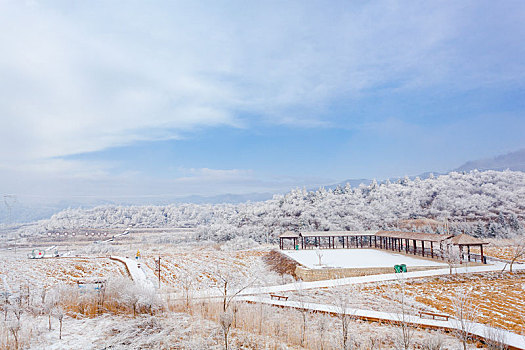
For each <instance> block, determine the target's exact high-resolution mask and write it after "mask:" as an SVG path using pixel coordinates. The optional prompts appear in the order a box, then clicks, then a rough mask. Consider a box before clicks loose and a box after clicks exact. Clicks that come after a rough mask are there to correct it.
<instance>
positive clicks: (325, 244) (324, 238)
mask: <svg viewBox="0 0 525 350" xmlns="http://www.w3.org/2000/svg"><path fill="white" fill-rule="evenodd" d="M375 233H376V231H311V232H300V233H299V235H300V236H301V249H312V248H320V249H323V248H326V249H337V248H352V247H355V248H363V247H365V246H367V247H372V242H373V240H374V235H375Z"/></svg>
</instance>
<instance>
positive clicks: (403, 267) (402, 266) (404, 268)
mask: <svg viewBox="0 0 525 350" xmlns="http://www.w3.org/2000/svg"><path fill="white" fill-rule="evenodd" d="M399 266H400V267H401V271H402V272H407V266H406V265H405V264H401V265H399Z"/></svg>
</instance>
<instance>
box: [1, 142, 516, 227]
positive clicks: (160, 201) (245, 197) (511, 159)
mask: <svg viewBox="0 0 525 350" xmlns="http://www.w3.org/2000/svg"><path fill="white" fill-rule="evenodd" d="M474 169H478V170H481V171H484V170H496V171H502V170H506V169H509V170H513V171H521V172H525V148H524V149H520V150H518V151H515V152H510V153H507V154H504V155H500V156H496V157H493V158H484V159H478V160H472V161H468V162H466V163H464V164H463V165H461V166H460V167H458V168H456V169H454V170H452V171H457V172H468V171H471V170H474ZM431 174H432V175H434V176H436V177H437V176H439V175H445V174H446V173H440V172H425V173H422V174H419V175H415V176H408V178H409V179H410V180H414V179H415V178H416V177H419V178H420V179H422V180H424V179H427V178H429V177H430V175H431ZM399 179H400V178H390V179H388V180H389V181H390V182H396V181H397V180H399ZM372 181H373V180H372V179H348V180H345V181H341V182H339V183H336V184H331V185H324V186H321V187H324V188H326V189H335V188H337V187H338V186H339V187H345V186H346V184H347V183H349V184H350V186H351V187H359V185H361V184H363V185H365V186H368V185H369V184H371V183H372ZM386 181H387V180H379V181H378V182H386ZM316 189H317V188H310V189H309V190H310V191H312V190H313V191H315V190H316ZM275 194H276V193H269V192H266V193H244V194H228V193H225V194H218V195H213V196H202V195H194V196H185V197H162V198H153V199H150V200H148V201H147V202H146V201H145V200H144V198H141V197H137V198H135V199H133V198H128V199H126V200H125V201H117V200H111V199H108V200H102V199H96V200H89V201H80V200H63V201H60V202H57V203H33V204H24V205H22V204H21V203H17V204H16V205H14V206H13V208H12V212H10V213H8V211H7V208H6V207H5V206H3V205H0V224H2V223H4V224H5V223H13V222H32V221H36V220H40V219H45V218H49V217H50V216H51V215H53V214H54V213H57V212H59V211H61V210H64V209H66V208H77V207H84V208H92V207H95V206H99V205H146V204H149V205H167V204H181V203H194V204H212V205H214V204H221V203H229V204H238V203H244V202H248V201H251V202H259V201H266V200H269V199H271V198H272V197H273V196H274V195H275Z"/></svg>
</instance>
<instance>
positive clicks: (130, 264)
mask: <svg viewBox="0 0 525 350" xmlns="http://www.w3.org/2000/svg"><path fill="white" fill-rule="evenodd" d="M110 259H111V260H115V261H119V262H121V263H123V264H124V265H125V266H126V269H127V270H128V273H129V275H130V277H131V279H132V280H133V281H134V282H135V283H137V284H139V285H142V286H143V287H146V288H154V284H153V283H152V282H151V281H150V280H149V279H148V278H147V276H146V272H145V271H144V268H145V266H144V264H140V261H137V260H135V259H130V258H124V257H121V256H111V257H110ZM139 264H140V265H139Z"/></svg>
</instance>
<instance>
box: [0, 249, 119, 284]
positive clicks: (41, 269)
mask: <svg viewBox="0 0 525 350" xmlns="http://www.w3.org/2000/svg"><path fill="white" fill-rule="evenodd" d="M126 275H127V273H126V271H125V268H124V266H123V265H122V264H121V263H118V262H115V261H111V260H109V259H108V258H89V259H88V258H46V259H28V258H26V257H16V258H13V257H12V258H1V257H0V279H1V278H2V276H6V278H7V282H8V284H9V285H10V286H18V285H20V284H24V285H30V286H31V287H33V288H38V287H50V286H52V285H55V284H60V283H75V282H76V280H78V279H83V278H89V277H115V276H126Z"/></svg>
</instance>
